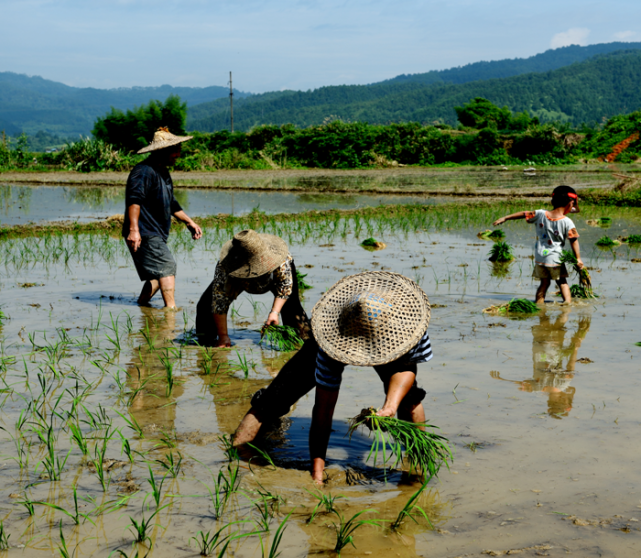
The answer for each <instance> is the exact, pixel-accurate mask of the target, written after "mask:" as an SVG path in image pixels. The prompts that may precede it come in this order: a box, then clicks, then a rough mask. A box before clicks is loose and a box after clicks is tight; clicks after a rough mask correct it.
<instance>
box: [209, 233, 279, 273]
mask: <svg viewBox="0 0 641 558" xmlns="http://www.w3.org/2000/svg"><path fill="white" fill-rule="evenodd" d="M288 254H289V248H287V243H286V242H285V241H284V240H283V239H282V238H279V237H277V236H274V235H273V234H263V233H257V232H256V231H253V230H251V229H248V230H245V231H240V232H239V233H236V234H235V235H234V238H233V239H232V240H230V241H229V242H226V243H225V244H224V245H223V248H222V250H221V251H220V264H221V265H222V266H223V269H225V271H227V273H228V274H229V275H231V276H232V277H239V278H242V279H252V278H255V277H260V276H261V275H265V273H269V272H270V271H274V270H275V269H276V268H277V267H278V266H280V265H281V264H282V263H283V262H284V261H285V260H286V259H287V256H288Z"/></svg>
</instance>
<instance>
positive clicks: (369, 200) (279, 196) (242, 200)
mask: <svg viewBox="0 0 641 558" xmlns="http://www.w3.org/2000/svg"><path fill="white" fill-rule="evenodd" d="M175 195H176V199H177V200H178V201H179V202H180V204H181V205H182V207H183V209H184V210H185V211H187V212H188V213H189V215H191V216H192V217H199V216H208V215H216V214H218V213H228V214H231V215H244V214H246V213H249V212H250V211H252V209H259V210H260V211H264V212H265V213H283V212H287V213H299V212H302V211H309V210H311V209H315V210H322V209H335V208H341V209H355V208H358V207H369V206H377V205H388V204H397V203H420V204H434V203H439V201H441V202H442V201H443V200H439V199H438V198H434V197H428V196H422V195H420V194H417V195H410V196H395V195H389V194H387V195H386V194H371V195H369V194H359V195H350V194H324V193H298V194H296V193H287V192H251V191H242V190H240V191H225V190H197V189H187V188H176V190H175ZM124 205H125V191H124V188H122V187H114V186H109V187H104V186H101V187H90V186H84V187H78V188H74V187H70V186H16V185H0V224H3V225H20V224H26V223H42V222H47V221H69V220H71V221H78V222H87V221H93V220H96V219H105V218H106V217H109V216H111V215H114V214H117V213H123V212H124Z"/></svg>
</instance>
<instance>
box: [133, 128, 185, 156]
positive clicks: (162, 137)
mask: <svg viewBox="0 0 641 558" xmlns="http://www.w3.org/2000/svg"><path fill="white" fill-rule="evenodd" d="M193 137H194V136H175V135H174V134H172V133H171V132H170V131H169V130H168V129H167V128H166V127H164V126H163V127H162V128H158V130H156V133H155V134H154V139H153V140H151V143H150V144H149V145H148V146H147V147H143V148H142V149H140V150H138V153H149V152H150V151H157V150H158V149H165V147H171V146H172V145H177V144H179V143H182V142H183V141H187V140H190V139H191V138H193Z"/></svg>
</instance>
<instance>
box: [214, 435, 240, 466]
mask: <svg viewBox="0 0 641 558" xmlns="http://www.w3.org/2000/svg"><path fill="white" fill-rule="evenodd" d="M218 441H219V442H221V443H222V445H223V451H224V452H225V455H226V456H227V460H228V461H229V462H230V463H231V462H232V461H236V462H237V461H239V460H240V455H238V450H237V449H236V447H234V443H233V441H232V439H231V436H229V435H228V434H222V435H220V436H218Z"/></svg>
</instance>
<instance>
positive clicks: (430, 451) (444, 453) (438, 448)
mask: <svg viewBox="0 0 641 558" xmlns="http://www.w3.org/2000/svg"><path fill="white" fill-rule="evenodd" d="M362 425H365V426H367V427H368V428H369V429H370V431H371V432H373V433H374V441H373V442H372V447H371V449H370V450H369V454H368V456H367V459H366V461H367V460H369V458H370V457H372V456H373V457H374V466H376V462H377V461H378V459H379V456H381V457H382V459H383V465H386V464H387V462H388V460H389V458H388V456H387V450H388V449H389V450H390V451H391V454H392V456H393V457H392V458H393V459H394V463H393V464H392V467H396V466H397V465H398V464H399V463H402V461H403V458H405V459H407V462H408V464H409V467H410V471H413V472H416V473H421V474H422V475H423V477H427V476H432V475H436V474H438V471H439V469H440V468H441V465H442V464H443V463H445V465H446V466H448V464H447V462H448V461H452V460H453V456H452V450H450V448H449V446H448V445H447V442H448V440H447V438H445V437H444V436H440V435H439V434H436V433H434V432H430V431H428V430H427V429H429V428H432V429H434V428H438V427H436V426H433V425H431V424H427V423H424V422H422V423H419V422H417V423H414V422H407V421H405V420H401V419H397V418H396V417H379V416H377V415H376V409H373V408H371V407H370V408H369V409H363V410H362V411H361V412H360V413H359V414H358V415H356V416H355V417H354V418H352V419H350V421H349V435H350V438H351V436H352V434H353V433H354V430H356V429H357V428H358V427H359V426H362ZM421 428H425V429H426V430H421ZM385 433H387V434H389V437H390V438H391V440H386V438H385ZM448 467H449V466H448Z"/></svg>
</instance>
